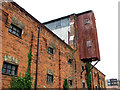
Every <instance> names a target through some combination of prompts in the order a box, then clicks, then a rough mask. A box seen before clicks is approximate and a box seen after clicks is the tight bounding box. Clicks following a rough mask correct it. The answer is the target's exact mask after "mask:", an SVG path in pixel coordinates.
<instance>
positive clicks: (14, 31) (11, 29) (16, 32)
mask: <svg viewBox="0 0 120 90" xmlns="http://www.w3.org/2000/svg"><path fill="white" fill-rule="evenodd" d="M8 32H10V33H12V34H14V35H15V36H17V37H19V38H21V34H22V29H20V28H18V27H17V26H15V25H13V24H11V25H10V27H9V30H8Z"/></svg>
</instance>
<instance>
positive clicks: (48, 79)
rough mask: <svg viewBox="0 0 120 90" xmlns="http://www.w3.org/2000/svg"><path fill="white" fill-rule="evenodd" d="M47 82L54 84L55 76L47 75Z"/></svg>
mask: <svg viewBox="0 0 120 90" xmlns="http://www.w3.org/2000/svg"><path fill="white" fill-rule="evenodd" d="M47 82H51V83H52V82H53V75H50V74H47Z"/></svg>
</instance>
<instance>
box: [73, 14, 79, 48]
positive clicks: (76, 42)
mask: <svg viewBox="0 0 120 90" xmlns="http://www.w3.org/2000/svg"><path fill="white" fill-rule="evenodd" d="M76 24H77V23H76V14H74V28H75V36H76V37H75V49H76V50H77V48H78V47H77V44H78V41H77V38H78V37H77V30H76Z"/></svg>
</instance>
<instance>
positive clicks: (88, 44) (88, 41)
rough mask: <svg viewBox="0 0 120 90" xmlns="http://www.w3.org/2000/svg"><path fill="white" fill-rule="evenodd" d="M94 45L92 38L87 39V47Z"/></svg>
mask: <svg viewBox="0 0 120 90" xmlns="http://www.w3.org/2000/svg"><path fill="white" fill-rule="evenodd" d="M89 47H92V41H91V40H87V48H89Z"/></svg>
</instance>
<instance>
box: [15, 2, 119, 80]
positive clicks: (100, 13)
mask: <svg viewBox="0 0 120 90" xmlns="http://www.w3.org/2000/svg"><path fill="white" fill-rule="evenodd" d="M14 1H15V2H17V3H18V4H19V5H20V6H22V7H23V8H24V9H25V10H26V11H28V12H29V13H30V14H31V15H33V16H34V17H35V18H36V19H38V20H39V21H40V22H42V23H43V22H46V21H49V20H52V19H56V18H59V17H63V16H66V15H69V14H72V13H81V12H84V11H88V10H93V11H94V14H95V18H96V26H97V33H98V41H99V49H100V56H101V61H100V62H98V64H97V65H96V67H97V68H98V69H99V70H100V71H101V72H103V73H104V74H105V75H106V79H110V78H118V1H119V0H14Z"/></svg>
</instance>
